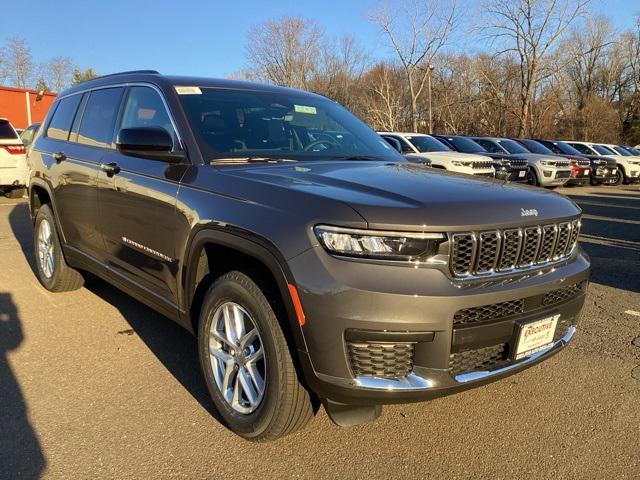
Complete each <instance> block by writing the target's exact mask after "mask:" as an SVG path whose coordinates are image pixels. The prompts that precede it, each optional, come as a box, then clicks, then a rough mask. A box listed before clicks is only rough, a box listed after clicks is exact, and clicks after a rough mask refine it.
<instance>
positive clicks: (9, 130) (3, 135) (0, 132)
mask: <svg viewBox="0 0 640 480" xmlns="http://www.w3.org/2000/svg"><path fill="white" fill-rule="evenodd" d="M16 138H18V134H17V133H16V131H15V130H14V129H13V127H12V126H11V124H10V123H9V121H8V120H0V139H2V140H8V139H11V140H15V139H16Z"/></svg>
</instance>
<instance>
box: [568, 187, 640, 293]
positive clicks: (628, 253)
mask: <svg viewBox="0 0 640 480" xmlns="http://www.w3.org/2000/svg"><path fill="white" fill-rule="evenodd" d="M598 193H600V192H598ZM602 193H604V194H606V193H608V192H602ZM609 195H613V192H612V193H609ZM569 197H570V198H571V199H572V200H574V201H575V202H577V203H578V205H579V206H580V208H582V211H583V214H585V217H584V218H583V220H582V229H581V232H580V246H581V247H582V248H583V249H584V250H585V251H586V252H587V254H589V256H590V257H591V264H592V268H591V278H590V280H591V282H594V283H598V284H601V285H607V286H610V287H613V288H618V289H621V290H628V291H631V292H640V233H639V230H640V229H639V228H638V224H637V223H634V222H637V221H640V208H638V209H635V208H618V207H619V206H629V205H632V204H631V202H627V201H625V200H622V201H621V200H620V199H615V198H608V197H607V196H605V195H603V196H598V197H596V196H593V195H580V194H579V193H578V192H576V194H575V195H572V194H569ZM632 197H633V198H635V199H639V200H640V194H635V195H632ZM593 200H597V202H598V203H597V204H594V203H590V202H593ZM621 202H622V203H621ZM638 203H639V205H638V207H640V202H638ZM589 216H593V217H592V218H589ZM598 218H600V219H598Z"/></svg>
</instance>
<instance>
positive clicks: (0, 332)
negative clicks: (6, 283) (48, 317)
mask: <svg viewBox="0 0 640 480" xmlns="http://www.w3.org/2000/svg"><path fill="white" fill-rule="evenodd" d="M22 340H23V335H22V327H21V325H20V318H19V316H18V311H17V309H16V306H15V304H14V303H13V301H12V299H11V294H9V293H0V478H39V477H40V474H41V473H42V472H43V470H44V468H45V465H46V460H45V457H44V453H43V451H42V448H41V446H40V442H39V441H38V438H37V436H36V433H35V431H34V430H33V428H32V426H31V423H30V422H29V416H28V412H27V405H26V403H25V401H24V397H23V396H22V391H21V389H20V385H19V384H18V380H17V378H16V377H15V375H14V374H13V371H12V370H11V365H10V364H9V356H8V354H9V352H10V351H12V350H16V349H17V348H18V347H19V346H20V344H21V343H22Z"/></svg>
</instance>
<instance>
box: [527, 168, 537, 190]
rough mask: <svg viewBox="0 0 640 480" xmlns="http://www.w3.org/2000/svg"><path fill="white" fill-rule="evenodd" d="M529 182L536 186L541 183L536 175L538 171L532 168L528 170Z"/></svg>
mask: <svg viewBox="0 0 640 480" xmlns="http://www.w3.org/2000/svg"><path fill="white" fill-rule="evenodd" d="M527 183H528V184H529V185H532V186H534V187H538V186H539V185H540V182H538V177H537V176H536V172H534V171H533V169H532V168H530V169H528V170H527Z"/></svg>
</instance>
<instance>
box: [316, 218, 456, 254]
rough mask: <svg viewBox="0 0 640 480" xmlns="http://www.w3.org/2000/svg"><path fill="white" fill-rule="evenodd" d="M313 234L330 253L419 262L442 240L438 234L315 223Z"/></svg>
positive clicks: (436, 247) (433, 250)
mask: <svg viewBox="0 0 640 480" xmlns="http://www.w3.org/2000/svg"><path fill="white" fill-rule="evenodd" d="M314 231H315V234H316V236H317V237H318V240H320V243H321V244H322V246H323V247H324V248H325V249H326V250H327V251H328V252H329V253H331V254H333V255H339V256H345V257H356V258H369V259H376V260H395V261H405V262H416V261H418V262H420V261H424V260H426V259H427V258H429V257H432V256H433V255H435V254H436V252H437V250H438V245H439V244H440V243H441V242H442V241H443V240H444V235H442V234H441V233H413V232H388V231H376V230H358V229H352V228H342V227H331V226H328V225H318V226H316V227H315V228H314Z"/></svg>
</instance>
